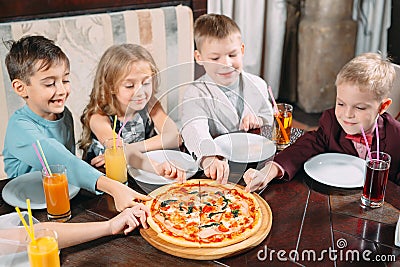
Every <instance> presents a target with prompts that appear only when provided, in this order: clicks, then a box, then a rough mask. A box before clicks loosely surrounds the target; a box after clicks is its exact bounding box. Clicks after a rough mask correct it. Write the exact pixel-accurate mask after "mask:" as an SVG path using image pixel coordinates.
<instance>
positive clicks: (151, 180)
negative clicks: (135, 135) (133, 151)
mask: <svg viewBox="0 0 400 267" xmlns="http://www.w3.org/2000/svg"><path fill="white" fill-rule="evenodd" d="M144 155H147V156H148V157H149V158H151V159H153V160H155V161H157V162H160V163H161V162H164V161H169V162H172V163H175V164H177V166H179V167H180V168H182V169H184V170H186V179H188V178H190V177H192V176H193V175H194V174H195V173H196V172H197V170H198V167H197V164H196V162H195V161H194V159H193V158H192V157H191V156H190V155H188V154H186V153H183V152H180V151H176V150H154V151H149V152H146V153H144ZM128 171H129V174H130V175H131V176H132V177H133V178H134V179H135V180H136V181H139V182H142V183H146V184H157V185H163V184H170V183H173V182H174V181H175V179H168V178H165V177H163V176H159V175H157V174H154V173H151V172H146V171H143V170H138V169H134V168H132V167H129V169H128Z"/></svg>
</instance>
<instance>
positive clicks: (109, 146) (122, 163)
mask: <svg viewBox="0 0 400 267" xmlns="http://www.w3.org/2000/svg"><path fill="white" fill-rule="evenodd" d="M114 145H116V147H115V146H114ZM105 148H106V150H105V152H104V159H105V161H106V176H107V177H109V178H111V179H114V180H116V181H119V182H121V183H125V182H126V181H127V180H128V175H127V169H126V160H125V153H124V148H123V145H122V140H121V139H119V140H116V141H115V142H114V141H113V140H112V139H109V140H106V142H105Z"/></svg>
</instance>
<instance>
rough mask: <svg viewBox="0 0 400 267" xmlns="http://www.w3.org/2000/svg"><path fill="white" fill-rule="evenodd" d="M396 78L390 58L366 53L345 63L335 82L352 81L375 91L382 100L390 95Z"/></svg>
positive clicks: (367, 89)
mask: <svg viewBox="0 0 400 267" xmlns="http://www.w3.org/2000/svg"><path fill="white" fill-rule="evenodd" d="M395 78H396V71H395V69H394V67H393V64H392V63H391V62H390V60H389V59H388V58H385V57H383V56H382V55H381V54H378V53H365V54H361V55H359V56H357V57H355V58H353V59H352V60H350V61H349V62H348V63H347V64H346V65H344V67H343V68H342V69H341V70H340V72H339V73H338V75H337V77H336V83H335V84H336V86H338V85H341V84H343V83H352V84H354V85H357V86H358V87H359V88H360V90H362V91H371V92H373V93H374V94H375V96H376V98H377V99H378V100H379V101H381V100H383V99H384V98H386V97H388V96H389V94H390V91H391V90H392V87H393V82H394V79H395Z"/></svg>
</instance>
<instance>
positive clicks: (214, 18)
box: [194, 14, 241, 50]
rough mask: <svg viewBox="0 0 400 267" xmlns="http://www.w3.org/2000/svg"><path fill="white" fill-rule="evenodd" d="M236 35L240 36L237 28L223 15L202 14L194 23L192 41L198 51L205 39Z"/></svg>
mask: <svg viewBox="0 0 400 267" xmlns="http://www.w3.org/2000/svg"><path fill="white" fill-rule="evenodd" d="M236 33H237V34H239V35H240V34H241V33H240V28H239V26H238V25H237V24H236V22H235V21H234V20H232V19H231V18H229V17H227V16H225V15H219V14H204V15H201V16H200V17H198V18H197V19H196V21H195V23H194V41H195V43H196V48H197V49H198V50H200V49H201V46H202V44H203V42H204V40H205V39H207V38H210V37H211V38H216V39H225V38H226V37H228V36H230V35H232V34H236Z"/></svg>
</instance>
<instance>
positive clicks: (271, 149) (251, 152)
mask: <svg viewBox="0 0 400 267" xmlns="http://www.w3.org/2000/svg"><path fill="white" fill-rule="evenodd" d="M214 142H215V143H216V144H217V145H218V146H219V148H220V149H221V151H222V153H223V154H224V156H225V157H226V158H227V159H228V160H230V161H233V162H238V163H249V162H260V161H263V160H266V159H268V158H269V157H271V156H273V155H274V154H275V151H276V147H275V144H274V143H273V142H272V141H271V140H269V139H268V138H266V137H264V136H261V135H258V134H251V133H230V134H224V135H220V136H218V137H217V138H215V139H214Z"/></svg>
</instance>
